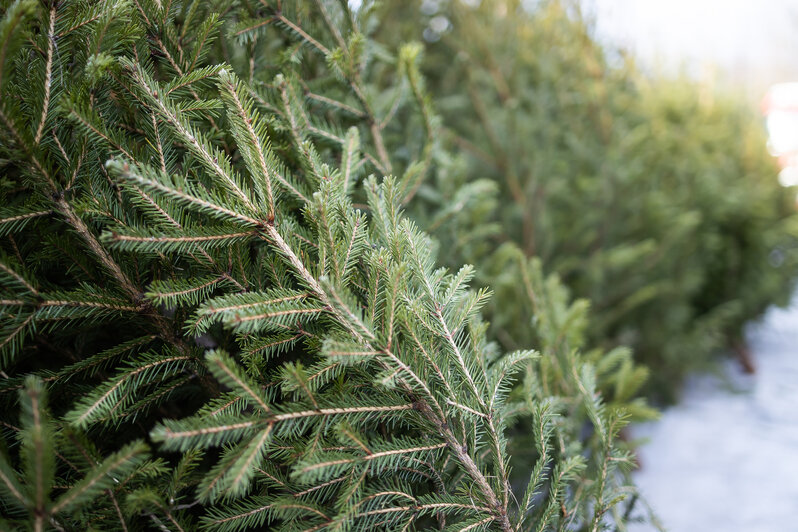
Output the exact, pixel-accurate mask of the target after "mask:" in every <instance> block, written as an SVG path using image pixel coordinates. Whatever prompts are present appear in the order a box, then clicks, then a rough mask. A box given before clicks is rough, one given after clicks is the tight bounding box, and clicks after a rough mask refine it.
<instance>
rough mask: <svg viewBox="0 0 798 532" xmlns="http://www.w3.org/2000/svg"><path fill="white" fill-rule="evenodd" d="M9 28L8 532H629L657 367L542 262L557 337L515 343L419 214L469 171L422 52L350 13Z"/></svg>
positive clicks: (548, 327)
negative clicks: (440, 187)
mask: <svg viewBox="0 0 798 532" xmlns="http://www.w3.org/2000/svg"><path fill="white" fill-rule="evenodd" d="M3 9H4V13H3V22H2V26H0V122H1V123H2V127H0V135H2V137H1V140H0V152H1V153H2V157H3V160H2V164H3V176H4V177H3V181H2V188H1V189H0V191H1V192H0V193H1V194H2V202H3V207H2V209H0V232H2V237H3V241H2V243H1V244H0V249H2V255H1V256H0V275H2V282H1V283H0V314H1V315H2V317H3V323H2V336H1V337H0V353H1V354H2V357H1V358H0V365H1V366H2V368H1V369H2V374H1V375H2V378H3V380H2V384H1V385H0V400H2V401H3V405H4V408H3V419H2V420H3V432H4V436H5V440H6V442H7V445H6V447H5V448H4V449H3V452H2V453H1V455H0V490H2V491H0V493H2V494H3V497H2V501H1V502H0V516H2V518H3V519H4V521H3V525H2V526H3V527H6V528H12V527H19V528H23V529H32V530H45V529H56V530H72V529H79V528H87V529H92V530H93V529H107V530H133V529H135V530H139V529H159V530H192V529H198V528H201V529H207V530H257V529H282V530H339V529H344V530H365V529H375V528H376V529H384V530H411V529H412V530H414V529H423V528H436V529H444V530H463V531H465V530H506V531H507V530H532V529H534V530H547V529H586V530H600V529H603V528H606V527H607V526H609V525H610V524H611V523H617V524H618V525H619V526H622V524H623V523H624V520H625V518H626V517H625V516H626V515H627V514H628V513H629V511H630V509H631V505H632V504H634V501H635V497H634V487H633V486H632V485H631V484H630V482H629V479H628V476H627V475H626V472H628V470H629V468H630V467H631V465H632V461H631V459H630V456H629V453H628V448H627V446H626V444H624V443H623V442H622V441H620V440H619V438H618V432H619V430H620V429H621V427H623V425H624V424H625V423H626V422H627V421H628V419H629V415H630V413H631V414H634V415H647V414H649V411H648V410H647V408H646V407H645V405H644V404H643V403H642V402H640V401H639V400H633V399H632V395H633V390H635V387H636V386H638V385H639V384H640V383H641V382H642V380H643V379H644V378H645V372H644V371H643V370H640V369H639V368H638V369H635V368H634V366H633V365H632V364H631V361H630V360H629V357H628V353H626V352H624V351H617V352H614V353H611V354H609V355H608V356H606V357H604V356H602V354H601V353H600V352H598V351H590V352H588V353H586V354H581V353H580V349H581V348H582V347H583V338H582V331H583V329H584V325H585V319H586V317H585V315H584V309H585V305H584V303H583V302H577V303H573V304H572V303H571V302H569V301H568V298H567V296H566V295H565V293H564V291H563V289H562V287H561V285H559V284H558V282H557V281H556V279H553V278H551V279H549V280H548V281H544V279H543V277H542V275H541V274H540V268H539V267H538V266H535V265H534V264H532V265H527V267H528V268H530V269H529V275H528V278H527V279H526V284H525V286H526V289H525V290H526V293H527V296H528V297H530V298H532V299H534V301H535V302H536V304H538V305H540V307H539V311H538V314H537V317H538V318H539V324H540V327H541V332H540V337H541V338H544V339H545V341H544V342H543V343H542V344H541V345H540V346H538V347H539V350H532V349H522V350H518V351H513V352H504V351H502V350H500V349H499V348H498V346H497V344H496V343H495V342H492V341H491V340H490V338H489V337H488V336H487V334H486V331H487V329H488V325H487V324H486V323H485V322H483V321H482V319H481V317H480V309H481V308H482V307H483V305H485V303H486V301H487V300H488V297H489V295H490V293H489V292H488V291H487V290H476V291H474V290H471V289H469V282H470V281H471V279H472V278H473V276H474V270H473V268H471V267H470V266H463V267H461V268H459V269H457V270H455V271H448V270H446V269H444V268H440V267H438V266H437V264H436V257H435V254H434V250H435V248H436V245H435V244H434V243H433V241H432V240H431V239H430V237H429V236H427V235H426V234H425V233H424V232H423V231H421V230H419V228H418V227H417V226H416V224H415V223H414V222H413V221H412V220H410V219H409V218H407V217H406V216H405V215H404V214H403V209H404V206H405V205H407V204H409V203H410V202H411V201H412V200H413V197H414V196H415V195H416V194H417V193H418V192H419V191H420V190H422V188H423V187H422V183H423V180H424V179H425V178H426V177H427V176H428V175H429V174H431V173H432V172H436V171H438V168H437V166H440V167H441V168H444V167H445V164H448V163H446V161H447V157H448V156H447V154H446V153H445V152H444V151H443V150H442V148H441V146H440V145H439V142H438V139H437V131H438V130H437V128H438V127H439V123H440V122H439V119H438V118H437V117H436V115H435V111H434V107H433V103H432V101H431V99H430V97H429V96H428V94H427V93H426V91H425V87H424V83H423V80H422V79H421V77H420V72H419V68H418V61H419V55H420V53H421V51H422V48H421V47H420V45H417V44H408V45H403V46H402V47H401V48H399V49H398V50H391V49H389V48H386V47H384V46H382V45H381V44H380V43H379V40H378V39H377V37H379V36H378V35H373V36H371V37H369V36H367V33H368V32H369V28H374V27H376V25H377V22H378V21H377V20H376V19H374V16H375V15H374V11H373V10H371V9H370V6H368V5H366V6H364V7H363V8H361V9H360V10H358V11H356V12H353V11H352V10H350V8H349V6H348V4H347V3H346V2H329V1H322V0H319V1H316V2H287V1H282V2H280V1H279V0H278V1H276V2H266V1H263V2H258V3H250V2H246V1H243V2H240V3H235V4H227V3H226V2H220V3H218V4H217V3H215V2H203V1H198V0H197V1H194V2H185V3H182V2H157V1H156V2H145V1H142V0H137V1H133V2H131V3H126V2H123V3H118V2H93V1H76V2H63V3H61V2H44V3H38V2H35V1H32V0H28V1H21V0H17V1H15V2H12V3H10V4H7V5H5V6H4V8H3ZM530 326H531V325H530ZM612 386H614V387H616V393H615V394H614V396H613V397H614V399H613V400H612V401H611V402H605V401H604V400H603V398H602V395H601V393H600V392H599V388H608V387H612ZM47 397H49V400H47ZM48 405H49V406H48ZM630 496H631V497H630ZM624 501H626V502H624Z"/></svg>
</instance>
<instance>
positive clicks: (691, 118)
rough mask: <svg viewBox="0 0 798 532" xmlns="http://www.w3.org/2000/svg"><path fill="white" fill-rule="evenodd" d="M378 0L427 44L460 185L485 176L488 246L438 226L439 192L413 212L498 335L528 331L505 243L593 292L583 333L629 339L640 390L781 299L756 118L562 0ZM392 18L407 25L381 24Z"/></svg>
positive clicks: (669, 394)
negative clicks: (656, 66)
mask: <svg viewBox="0 0 798 532" xmlns="http://www.w3.org/2000/svg"><path fill="white" fill-rule="evenodd" d="M384 10H385V14H384V16H383V17H381V20H382V21H383V33H385V34H386V35H395V36H397V37H396V38H399V36H402V37H403V38H408V37H412V38H421V37H422V36H424V35H425V36H426V37H427V38H428V39H430V40H432V41H434V42H433V43H431V44H430V45H429V47H428V51H427V55H426V61H425V63H424V65H425V69H424V72H425V74H426V75H427V85H426V86H427V90H428V92H429V93H430V94H432V96H433V97H434V98H435V100H436V102H437V104H438V109H439V112H440V114H441V116H442V117H443V121H444V124H445V125H446V131H445V133H446V135H445V136H446V137H447V139H448V142H447V144H448V145H450V146H451V148H452V151H453V152H454V153H456V154H458V155H462V156H463V157H464V158H465V161H464V162H462V163H460V165H459V168H461V169H462V175H461V176H460V179H459V181H460V183H463V184H470V185H471V186H478V187H480V188H481V189H482V190H483V191H485V193H489V191H490V190H491V189H490V185H489V184H486V183H485V181H486V179H487V180H489V181H490V182H491V183H492V184H493V185H494V187H493V190H495V195H496V197H495V199H494V200H493V213H492V214H491V213H490V212H489V211H488V212H486V211H483V212H481V213H480V216H481V219H482V220H483V221H484V224H483V227H486V228H490V229H491V230H492V236H491V239H490V240H489V242H490V245H486V243H485V239H484V238H482V239H480V240H479V241H478V243H477V244H476V245H475V242H474V241H473V240H471V239H470V238H469V236H470V234H471V230H470V228H469V227H468V226H462V228H461V227H458V226H457V225H456V224H450V225H449V226H447V227H444V228H438V227H437V225H436V220H435V219H432V217H430V216H427V213H429V212H432V213H437V212H439V211H443V210H445V208H446V205H448V198H446V197H445V196H442V195H439V194H435V193H426V191H425V193H424V194H423V195H422V196H423V199H424V200H425V201H426V202H427V203H426V205H423V206H421V208H419V209H417V210H414V211H413V213H414V216H416V217H417V218H418V219H422V220H427V221H426V222H423V223H424V225H426V226H427V227H429V228H430V229H431V230H433V231H434V234H436V235H440V237H441V238H442V239H446V240H447V241H450V242H453V243H455V244H457V246H452V248H451V253H450V255H449V257H446V258H448V259H449V260H451V261H452V263H455V264H456V263H459V262H461V261H466V262H471V263H474V264H477V265H478V266H479V271H480V272H481V273H482V277H481V278H480V279H479V284H489V285H490V286H491V287H493V288H494V289H495V290H496V292H497V294H498V296H499V297H498V298H497V299H498V300H499V301H501V304H499V305H496V306H495V307H492V308H491V309H490V313H489V315H490V318H491V321H492V323H493V327H494V329H495V331H494V334H495V335H496V337H497V338H498V339H500V340H501V342H502V344H503V346H504V347H505V348H509V349H513V348H515V347H516V346H519V345H525V344H527V343H529V342H531V341H534V332H533V330H532V329H531V328H529V327H526V324H527V322H528V317H529V316H530V315H531V313H532V307H530V306H529V305H528V304H527V303H525V302H524V301H523V300H522V299H519V298H516V297H513V295H514V294H516V293H517V284H518V281H517V280H518V278H519V276H520V272H519V271H518V270H517V267H516V265H517V261H516V260H515V259H514V258H513V257H512V256H513V253H509V255H508V254H506V253H505V252H504V251H498V250H500V249H502V248H503V246H505V245H506V244H508V243H512V244H514V245H515V246H517V247H518V248H520V249H521V250H523V252H524V254H526V255H527V256H530V257H531V256H537V257H539V258H541V259H542V261H543V264H544V265H545V267H546V269H547V270H548V271H552V272H557V273H558V274H559V275H561V276H562V278H563V280H564V282H565V283H566V284H567V286H568V287H569V288H570V289H571V290H572V291H573V293H574V294H575V295H576V296H578V297H582V298H586V299H589V300H590V301H591V303H592V305H593V307H594V309H595V312H594V315H595V319H594V320H593V321H592V323H591V326H590V330H589V331H588V334H589V337H590V338H591V341H593V342H596V343H599V344H601V345H605V346H607V347H608V348H612V347H613V346H616V345H628V346H630V347H632V349H633V350H634V353H635V356H636V357H637V358H638V360H640V361H641V362H643V363H645V364H647V365H648V366H650V367H651V368H652V370H653V371H652V383H651V386H650V387H649V389H648V393H650V394H652V395H656V396H659V397H661V398H665V399H672V398H673V397H674V396H675V395H676V393H677V391H678V388H679V384H680V382H681V379H682V378H683V377H684V376H685V375H686V374H687V373H688V372H689V371H692V370H696V369H701V368H705V367H706V366H707V365H708V363H709V362H710V361H711V360H712V358H713V357H712V355H714V354H715V353H716V352H717V351H718V350H723V349H728V348H729V347H730V346H737V347H739V345H740V343H741V341H742V328H743V325H744V324H745V323H746V322H747V321H749V320H751V319H755V318H756V317H758V316H759V315H761V313H762V312H763V311H764V309H765V308H767V306H768V305H771V304H773V303H782V304H784V303H786V302H787V298H788V297H789V295H790V294H791V293H792V290H791V287H792V286H793V279H794V278H795V272H796V265H797V264H798V262H796V260H797V259H798V255H797V254H796V249H798V246H796V240H795V235H796V233H795V229H794V228H795V223H796V219H797V218H798V217H796V214H795V207H794V191H791V190H788V189H784V188H783V187H781V186H779V184H778V182H777V180H776V174H777V172H778V169H777V167H776V164H775V159H774V158H773V157H771V156H770V155H769V154H768V152H767V149H766V141H765V135H764V128H763V127H762V126H763V124H762V120H761V117H758V116H756V115H755V114H754V111H752V110H750V109H749V107H750V106H748V105H746V104H745V102H741V101H740V98H738V97H735V96H733V95H732V96H729V95H722V94H717V93H716V91H715V90H714V89H713V88H711V87H706V86H701V85H700V84H699V83H697V82H696V81H692V80H688V79H678V78H677V79H667V78H666V77H664V76H655V75H648V74H645V73H644V72H642V71H641V69H639V68H638V67H636V65H635V64H634V61H633V60H632V59H631V58H629V57H626V56H625V55H624V54H623V53H622V52H621V51H618V50H614V49H612V48H610V47H608V46H605V45H602V44H601V43H600V42H598V41H597V40H596V38H595V37H594V35H593V31H592V28H591V24H590V21H589V20H587V19H586V18H585V17H584V15H583V14H582V12H581V10H580V7H579V3H578V2H577V1H575V0H543V1H540V2H521V1H519V0H483V1H482V2H459V1H457V0H451V1H449V0H441V1H439V2H420V1H415V2H413V1H409V2H403V3H392V2H391V3H386V4H385V6H384ZM395 20H402V21H404V24H403V25H402V26H399V27H400V28H402V29H403V31H399V32H397V31H393V32H391V31H389V28H396V27H397V25H396V24H395V23H394V22H393V21H395ZM453 58H454V59H453ZM436 186H437V188H438V189H440V190H446V189H447V188H449V187H450V186H451V185H450V184H449V183H446V182H444V183H443V184H442V185H437V184H436ZM472 214H473V213H463V215H462V216H461V218H460V221H463V220H466V219H468V217H469V216H472ZM495 224H498V229H497V228H496V225H495ZM504 249H507V248H506V247H505V248H504ZM508 257H509V258H508Z"/></svg>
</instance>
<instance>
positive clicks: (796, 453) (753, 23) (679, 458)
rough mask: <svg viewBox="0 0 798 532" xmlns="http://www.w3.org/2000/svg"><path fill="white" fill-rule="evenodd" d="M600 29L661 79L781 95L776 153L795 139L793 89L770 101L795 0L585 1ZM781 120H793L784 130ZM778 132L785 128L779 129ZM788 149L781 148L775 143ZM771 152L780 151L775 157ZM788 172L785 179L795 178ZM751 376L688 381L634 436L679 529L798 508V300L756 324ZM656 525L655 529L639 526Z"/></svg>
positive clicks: (653, 492) (735, 370) (662, 518)
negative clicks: (685, 78)
mask: <svg viewBox="0 0 798 532" xmlns="http://www.w3.org/2000/svg"><path fill="white" fill-rule="evenodd" d="M584 6H585V11H586V13H589V14H590V16H592V17H594V20H595V31H596V36H597V38H598V39H600V40H601V41H602V42H606V43H607V44H608V45H609V46H614V47H619V48H623V49H626V50H628V51H629V52H630V53H631V54H634V56H636V57H637V58H639V60H640V63H641V66H642V67H643V68H644V69H647V70H649V71H651V72H656V73H658V74H659V75H673V74H676V73H686V74H687V75H689V76H690V77H692V78H694V79H696V80H698V81H699V82H700V83H702V84H705V85H706V84H709V85H721V86H725V88H726V89H727V90H731V91H737V92H740V93H742V94H743V95H744V96H743V97H744V98H745V99H746V101H748V102H750V104H751V105H752V107H754V108H756V107H755V106H758V105H759V104H760V102H762V103H763V111H767V110H769V109H768V107H769V105H773V102H771V101H769V100H772V99H777V100H779V102H778V103H777V104H776V105H780V107H781V108H782V109H784V111H783V112H782V113H781V114H782V115H783V116H784V117H786V118H783V117H782V116H777V115H776V112H774V111H773V110H772V109H771V111H772V113H773V114H772V116H771V117H770V124H769V125H770V128H769V129H770V130H771V139H770V140H771V151H772V152H776V151H779V149H778V148H780V149H781V152H782V153H784V152H790V151H794V150H795V147H796V141H798V129H797V128H796V127H795V125H794V122H795V116H798V114H796V112H798V106H796V103H798V99H796V96H795V95H796V94H798V92H796V90H797V89H796V87H795V86H792V87H790V86H789V85H780V86H779V87H777V88H776V89H775V90H778V89H779V88H781V91H784V88H785V87H786V88H788V89H791V91H787V92H788V94H785V95H783V96H782V95H781V94H777V95H776V96H775V98H768V91H769V90H773V89H772V87H773V86H774V85H776V84H786V83H789V82H794V81H796V80H798V61H797V60H796V56H795V51H796V50H798V31H796V29H798V3H796V2H794V1H792V0H760V1H757V2H751V1H746V0H725V1H722V0H670V1H634V0H586V1H585V3H584ZM777 120H779V121H780V122H783V123H785V124H786V126H782V127H781V128H778V126H779V125H780V124H776V126H775V127H774V123H776V121H777ZM777 128H778V129H777ZM779 143H780V144H781V145H782V146H778V147H776V146H773V144H779ZM774 154H775V153H774ZM791 168H792V166H789V165H788V168H787V169H786V170H787V171H785V170H782V176H781V177H782V179H781V180H782V182H783V183H782V184H792V185H794V184H796V182H795V180H794V179H792V180H791V176H790V175H788V171H789V170H790V169H791ZM748 341H749V343H750V347H751V350H752V352H753V358H754V359H755V361H756V365H757V368H756V372H755V374H754V375H744V374H743V373H742V372H740V371H739V367H737V366H736V365H734V364H728V363H727V364H726V365H725V366H723V368H722V369H721V370H719V371H716V372H714V373H713V374H710V375H706V374H704V375H696V376H692V377H690V378H688V381H687V383H686V385H685V389H684V395H683V396H682V397H681V398H680V400H679V404H678V405H677V406H674V407H671V408H668V409H666V410H665V411H664V413H663V416H662V419H661V420H659V421H658V422H656V423H652V424H648V425H643V426H640V427H637V428H636V429H635V430H634V434H635V435H636V436H637V437H639V438H643V439H644V440H645V441H647V443H646V444H644V445H643V446H642V447H641V449H640V450H639V458H640V461H641V465H642V467H641V468H640V470H639V471H638V472H637V473H636V481H637V482H638V485H639V486H640V489H641V492H642V494H643V496H644V497H647V499H648V501H649V502H650V504H651V505H652V506H653V509H654V511H655V513H656V515H657V517H658V521H659V522H658V523H657V524H659V525H660V526H662V527H664V528H666V529H668V530H673V531H690V530H718V531H720V530H726V531H732V530H734V531H737V530H739V531H743V530H745V531H762V532H765V531H775V530H788V529H791V527H793V526H794V519H795V516H796V515H798V483H797V482H795V479H796V478H798V416H796V415H795V413H794V412H795V407H796V406H798V357H797V356H796V355H798V353H796V351H797V350H798V307H796V306H795V305H793V306H792V307H791V308H788V309H787V310H778V309H771V310H770V311H769V313H768V314H767V315H766V317H765V319H764V320H762V321H761V322H760V323H758V324H755V325H753V326H750V327H749V330H748ZM631 528H632V530H640V531H643V530H652V529H655V525H654V524H646V525H637V526H632V527H631Z"/></svg>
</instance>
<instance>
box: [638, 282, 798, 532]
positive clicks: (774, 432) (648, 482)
mask: <svg viewBox="0 0 798 532" xmlns="http://www.w3.org/2000/svg"><path fill="white" fill-rule="evenodd" d="M748 339H749V342H750V347H751V351H752V353H753V360H754V363H755V364H756V370H757V371H756V374H755V375H751V376H746V375H741V372H740V370H739V368H738V365H737V364H733V363H729V364H728V365H727V366H726V367H724V371H723V372H722V375H715V376H707V375H704V376H699V377H695V378H693V379H692V380H690V381H689V382H688V384H687V388H686V390H685V393H684V396H683V398H682V400H681V402H680V404H679V405H678V406H675V407H673V408H669V409H667V410H666V411H665V412H664V413H663V415H662V418H661V419H660V420H659V421H658V422H655V423H650V424H647V425H643V426H640V427H638V428H637V429H636V431H634V432H633V435H634V436H635V437H638V438H649V439H650V442H649V443H648V444H646V445H644V446H643V447H642V448H641V449H640V462H641V466H642V467H641V469H640V471H639V472H638V473H637V474H636V480H637V483H638V485H639V486H640V490H641V492H642V494H643V496H644V497H645V498H646V499H647V500H648V502H649V504H650V505H651V506H652V507H653V509H654V511H655V512H656V515H657V516H658V518H659V520H660V522H661V524H662V525H663V526H664V527H665V528H666V529H667V530H669V531H671V532H688V531H689V532H693V531H702V532H714V531H718V532H721V531H722V532H737V531H745V532H780V531H791V530H797V531H798V298H796V300H795V301H794V302H793V305H792V307H791V308H790V309H787V310H782V309H774V310H771V311H770V312H769V313H768V314H767V316H766V317H765V319H764V320H763V321H762V323H761V324H758V325H756V326H753V327H751V329H750V331H749V334H748ZM630 530H631V531H633V532H647V531H649V530H655V528H653V527H652V526H651V525H646V526H642V525H634V526H631V527H630Z"/></svg>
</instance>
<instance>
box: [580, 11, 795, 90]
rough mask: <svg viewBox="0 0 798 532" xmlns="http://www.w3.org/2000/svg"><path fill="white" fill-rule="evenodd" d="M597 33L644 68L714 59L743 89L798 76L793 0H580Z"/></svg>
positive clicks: (698, 68) (697, 66)
mask: <svg viewBox="0 0 798 532" xmlns="http://www.w3.org/2000/svg"><path fill="white" fill-rule="evenodd" d="M582 2H583V5H584V6H585V8H586V10H587V11H588V12H589V13H593V14H594V15H595V17H596V29H597V34H598V35H599V37H600V38H602V39H603V40H606V41H608V42H612V43H614V44H616V45H620V46H624V47H626V48H628V49H629V50H630V51H632V52H633V53H635V55H637V56H638V57H639V58H640V59H641V60H642V61H643V63H644V64H646V65H648V66H650V67H656V68H666V69H674V68H678V67H680V66H684V67H686V68H687V69H688V71H690V72H702V71H703V70H704V69H705V65H709V64H715V65H717V66H718V67H719V68H720V69H721V71H722V72H723V74H724V76H723V77H726V78H727V79H729V80H731V81H732V82H734V83H736V84H740V85H742V86H743V87H744V88H745V89H746V90H748V91H749V92H763V91H764V90H765V89H766V88H767V87H768V86H769V85H771V84H772V83H776V82H781V81H798V54H796V52H798V0H582Z"/></svg>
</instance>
